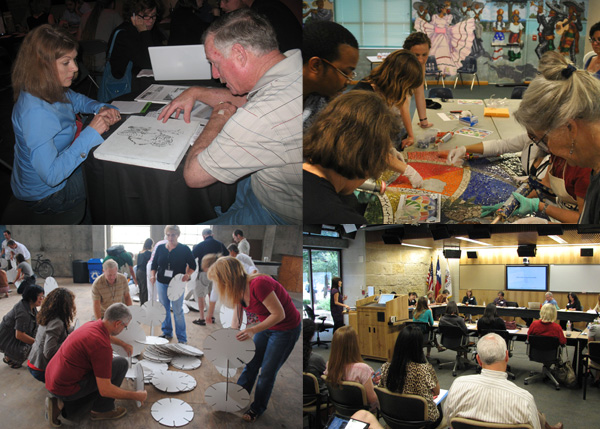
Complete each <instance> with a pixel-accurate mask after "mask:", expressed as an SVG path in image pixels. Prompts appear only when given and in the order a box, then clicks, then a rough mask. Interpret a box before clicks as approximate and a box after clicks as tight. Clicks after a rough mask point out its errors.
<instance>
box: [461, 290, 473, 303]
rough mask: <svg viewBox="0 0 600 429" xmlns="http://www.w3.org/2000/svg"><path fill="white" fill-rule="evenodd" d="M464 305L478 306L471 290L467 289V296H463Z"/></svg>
mask: <svg viewBox="0 0 600 429" xmlns="http://www.w3.org/2000/svg"><path fill="white" fill-rule="evenodd" d="M462 303H463V304H468V305H477V299H475V297H474V296H473V291H472V290H471V289H467V294H466V295H465V296H463V300H462Z"/></svg>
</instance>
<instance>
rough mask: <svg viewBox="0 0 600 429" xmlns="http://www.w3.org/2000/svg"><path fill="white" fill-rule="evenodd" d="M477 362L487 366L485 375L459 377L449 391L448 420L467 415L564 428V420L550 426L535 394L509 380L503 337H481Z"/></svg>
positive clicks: (491, 419)
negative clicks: (536, 400)
mask: <svg viewBox="0 0 600 429" xmlns="http://www.w3.org/2000/svg"><path fill="white" fill-rule="evenodd" d="M477 362H478V363H479V365H481V367H482V368H483V369H482V370H481V374H480V375H468V376H465V377H459V378H457V379H456V380H455V381H454V383H452V387H450V390H449V391H448V397H447V398H446V401H445V403H444V415H445V416H446V418H447V419H448V422H450V420H451V419H452V418H454V417H463V418H467V419H473V420H479V421H484V422H490V423H500V424H518V423H528V424H530V425H531V426H532V427H533V429H541V428H545V429H562V427H563V424H562V423H558V424H557V425H556V426H550V425H549V424H548V423H547V422H546V418H545V417H544V415H543V414H542V413H540V412H538V410H537V406H536V405H535V400H534V399H533V395H531V393H529V392H528V391H526V390H525V389H521V388H520V387H517V385H515V384H514V383H512V382H510V381H508V379H507V374H506V367H507V365H508V350H507V348H506V342H505V341H504V339H503V338H502V337H501V336H499V335H498V334H488V335H486V336H484V337H483V338H481V339H480V340H479V342H478V343H477Z"/></svg>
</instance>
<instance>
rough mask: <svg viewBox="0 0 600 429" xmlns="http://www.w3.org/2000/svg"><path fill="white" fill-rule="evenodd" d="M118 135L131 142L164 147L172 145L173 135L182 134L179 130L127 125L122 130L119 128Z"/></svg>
mask: <svg viewBox="0 0 600 429" xmlns="http://www.w3.org/2000/svg"><path fill="white" fill-rule="evenodd" d="M117 134H118V135H120V136H124V137H127V139H128V140H129V141H130V142H132V143H133V144H136V145H140V146H144V145H152V146H156V147H165V146H172V145H173V136H178V135H181V134H183V131H181V130H165V129H162V130H161V129H155V128H152V127H139V126H129V127H127V128H126V129H124V130H119V131H118V132H117Z"/></svg>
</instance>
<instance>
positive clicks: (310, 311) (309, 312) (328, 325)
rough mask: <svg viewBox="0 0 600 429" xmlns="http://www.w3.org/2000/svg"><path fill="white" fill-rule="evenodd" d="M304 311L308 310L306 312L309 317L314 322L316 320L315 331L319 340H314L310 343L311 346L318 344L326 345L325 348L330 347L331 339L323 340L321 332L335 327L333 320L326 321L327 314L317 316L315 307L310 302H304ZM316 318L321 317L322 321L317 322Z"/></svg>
mask: <svg viewBox="0 0 600 429" xmlns="http://www.w3.org/2000/svg"><path fill="white" fill-rule="evenodd" d="M304 311H306V314H307V315H308V318H309V319H311V320H312V321H313V322H315V328H316V329H315V331H316V333H317V341H312V342H311V343H310V345H311V346H314V345H315V344H316V345H317V347H318V346H325V348H326V349H327V348H329V346H328V345H327V343H330V342H331V341H323V340H321V337H320V335H319V334H320V333H321V332H325V331H327V330H328V329H333V323H331V322H326V321H325V320H326V319H327V316H319V317H316V316H315V312H314V311H313V309H312V308H311V307H310V306H309V305H308V304H304ZM315 318H316V319H319V320H320V321H321V323H317V322H316V320H315Z"/></svg>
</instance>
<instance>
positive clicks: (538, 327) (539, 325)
mask: <svg viewBox="0 0 600 429" xmlns="http://www.w3.org/2000/svg"><path fill="white" fill-rule="evenodd" d="M554 322H556V307H555V306H554V305H553V304H544V305H543V306H542V309H541V310H540V319H539V320H534V321H533V323H532V324H531V326H530V327H529V330H528V331H527V338H529V336H530V335H545V336H547V337H557V338H558V340H559V343H560V344H561V345H565V344H567V338H566V337H565V334H564V333H563V330H562V328H561V327H560V325H559V324H558V323H554Z"/></svg>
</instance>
